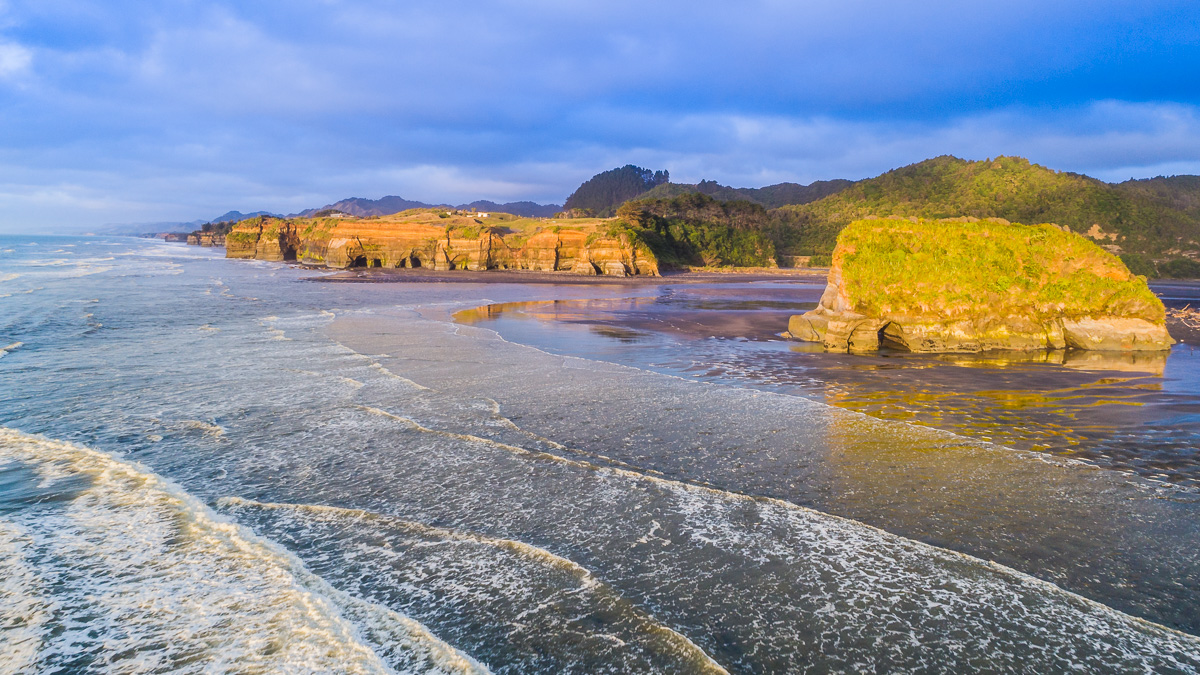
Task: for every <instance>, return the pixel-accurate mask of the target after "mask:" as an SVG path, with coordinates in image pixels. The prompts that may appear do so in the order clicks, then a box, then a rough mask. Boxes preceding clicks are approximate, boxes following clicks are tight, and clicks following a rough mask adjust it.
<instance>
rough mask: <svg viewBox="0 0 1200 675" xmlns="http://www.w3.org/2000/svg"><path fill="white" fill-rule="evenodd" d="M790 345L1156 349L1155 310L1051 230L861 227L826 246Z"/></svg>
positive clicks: (1121, 276)
mask: <svg viewBox="0 0 1200 675" xmlns="http://www.w3.org/2000/svg"><path fill="white" fill-rule="evenodd" d="M788 334H789V336H790V337H792V338H795V339H799V340H807V341H812V342H822V343H823V344H824V345H825V347H826V349H829V350H831V351H870V350H875V349H879V348H880V347H881V346H887V347H892V348H897V349H903V350H907V351H913V352H955V351H958V352H977V351H985V350H993V349H1011V350H1031V349H1065V348H1072V349H1091V350H1114V351H1127V350H1162V349H1167V348H1169V347H1170V346H1171V344H1173V340H1172V339H1171V337H1170V336H1169V335H1168V334H1167V330H1166V327H1165V310H1164V308H1163V304H1162V302H1161V301H1159V299H1158V298H1157V297H1155V295H1154V294H1153V293H1152V292H1151V291H1150V289H1149V287H1148V286H1147V285H1146V281H1145V279H1144V278H1142V277H1138V276H1135V275H1133V274H1132V273H1130V271H1129V270H1128V269H1127V268H1126V267H1125V265H1124V264H1123V263H1122V262H1121V260H1120V259H1119V258H1117V257H1116V256H1114V255H1112V254H1111V253H1109V252H1107V251H1105V250H1103V249H1102V248H1100V247H1099V246H1097V245H1096V244H1094V243H1092V242H1090V241H1088V240H1086V239H1085V238H1084V237H1082V236H1080V235H1078V234H1073V233H1071V232H1069V231H1064V230H1062V229H1060V228H1058V227H1057V226H1055V225H1049V224H1043V225H1020V224H1016V223H1009V222H1008V221H1005V220H1000V219H991V220H983V221H977V220H975V219H948V220H920V219H916V218H913V219H894V218H889V219H867V220H859V221H856V222H854V223H851V224H850V225H849V226H847V227H846V229H845V230H843V231H842V233H841V234H840V235H839V236H838V241H837V247H836V248H835V249H834V253H833V266H832V268H831V269H830V273H829V280H828V283H827V285H826V287H825V292H824V293H823V294H822V296H821V301H820V304H819V305H818V307H817V308H816V309H815V310H813V311H810V312H807V313H805V314H803V315H798V316H793V317H792V318H791V320H790V321H789V323H788Z"/></svg>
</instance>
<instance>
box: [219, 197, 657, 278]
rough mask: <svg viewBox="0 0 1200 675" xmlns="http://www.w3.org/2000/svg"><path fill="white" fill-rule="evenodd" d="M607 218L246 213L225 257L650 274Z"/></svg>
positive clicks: (644, 256) (651, 260) (652, 265)
mask: <svg viewBox="0 0 1200 675" xmlns="http://www.w3.org/2000/svg"><path fill="white" fill-rule="evenodd" d="M607 223H608V221H605V220H599V219H591V220H588V221H584V222H581V223H563V224H558V223H555V222H553V221H537V220H532V219H522V218H516V217H514V216H508V215H507V214H489V217H488V218H487V219H484V218H479V217H473V216H470V215H466V216H464V215H450V214H445V213H439V212H438V211H436V210H422V211H418V212H415V213H412V212H407V213H403V214H397V215H396V216H389V217H384V218H371V219H356V218H303V219H279V218H266V217H264V218H253V219H250V220H245V221H242V222H240V223H238V224H237V225H236V226H234V228H233V231H232V232H230V233H229V235H228V236H227V237H226V241H225V251H226V257H229V258H255V259H258V260H275V261H284V260H297V261H300V262H304V263H308V264H315V265H324V266H326V267H332V268H337V269H345V268H349V267H382V268H404V267H409V268H411V267H424V268H430V269H434V270H458V269H466V270H491V269H518V270H539V271H545V272H554V271H570V272H575V273H577V274H592V275H595V274H603V275H610V276H631V275H651V276H656V275H657V274H658V262H657V260H656V258H655V257H654V254H653V253H651V251H650V249H649V248H648V247H646V246H645V245H644V244H642V243H641V242H639V241H636V240H633V239H632V238H631V237H630V235H628V234H627V233H624V232H620V233H609V232H608V231H607V230H606V226H607Z"/></svg>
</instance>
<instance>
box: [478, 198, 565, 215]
mask: <svg viewBox="0 0 1200 675" xmlns="http://www.w3.org/2000/svg"><path fill="white" fill-rule="evenodd" d="M455 208H459V209H462V210H463V211H494V212H496V213H511V214H513V215H514V216H524V217H526V218H550V217H552V216H553V215H554V214H556V213H558V212H559V211H562V209H563V207H562V205H561V204H538V203H535V202H508V203H506V204H497V203H496V202H490V201H487V200H486V199H485V200H483V201H478V202H471V203H470V204H459V205H458V206H457V207H455Z"/></svg>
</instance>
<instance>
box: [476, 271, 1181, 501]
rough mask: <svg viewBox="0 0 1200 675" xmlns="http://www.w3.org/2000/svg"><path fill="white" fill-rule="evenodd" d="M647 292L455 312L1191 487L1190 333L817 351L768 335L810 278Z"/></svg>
mask: <svg viewBox="0 0 1200 675" xmlns="http://www.w3.org/2000/svg"><path fill="white" fill-rule="evenodd" d="M656 292H657V293H658V294H657V295H653V296H639V297H633V298H610V299H602V300H557V301H550V302H529V303H507V304H504V305H493V306H489V307H480V308H477V309H473V310H468V311H465V312H460V313H459V314H458V315H457V316H456V317H455V318H456V319H457V320H458V321H460V322H463V323H479V322H486V323H487V326H488V327H489V328H494V329H497V330H499V331H500V332H501V333H502V334H506V333H508V334H512V335H513V336H514V337H515V338H516V339H518V340H519V341H522V342H526V343H531V344H536V345H538V346H541V347H543V348H545V349H549V350H550V351H558V352H564V353H572V354H577V355H581V356H587V357H589V358H600V359H604V360H611V361H616V362H620V363H626V364H630V365H636V366H639V367H646V368H650V369H654V370H660V371H663V372H670V373H674V374H678V375H682V376H685V377H689V378H701V379H709V380H714V381H725V382H736V383H740V384H749V385H750V386H754V387H764V388H768V389H771V390H774V391H781V392H786V393H790V394H795V395H800V396H804V397H808V398H813V399H816V400H820V401H823V402H826V403H829V404H831V405H834V406H837V407H839V408H844V409H849V410H853V411H856V412H860V413H864V414H867V415H870V416H872V417H877V418H881V419H888V420H900V421H904V422H908V423H912V424H918V425H921V426H927V427H932V428H937V429H942V430H947V431H952V432H954V433H958V434H962V435H964V436H967V437H969V438H974V439H978V440H984V441H990V442H994V443H999V444H1001V445H1005V446H1008V447H1012V448H1016V449H1022V450H1037V451H1044V452H1049V453H1052V454H1060V455H1068V456H1072V457H1076V458H1080V459H1086V460H1088V461H1091V462H1094V463H1096V464H1097V465H1100V466H1105V467H1110V468H1116V469H1121V470H1127V471H1133V472H1136V473H1138V474H1139V475H1142V476H1145V477H1147V478H1151V479H1154V480H1159V481H1164V482H1168V483H1173V484H1175V485H1179V486H1200V458H1198V457H1197V456H1196V449H1197V447H1200V414H1197V412H1196V411H1197V410H1200V391H1198V390H1197V387H1196V384H1195V383H1196V381H1197V376H1200V358H1198V357H1200V353H1197V352H1196V351H1195V347H1194V346H1192V345H1190V344H1180V345H1177V346H1176V347H1175V349H1174V350H1173V351H1172V352H1139V353H1128V354H1124V353H1108V352H1083V351H1063V350H1058V351H1039V352H986V353H982V354H908V353H899V352H886V351H885V352H881V353H878V354H869V355H846V354H827V353H825V351H824V349H823V348H822V347H821V346H820V345H819V344H814V343H795V342H784V341H780V340H778V339H777V338H776V333H777V331H778V329H779V326H784V325H786V319H787V315H788V313H789V312H790V311H794V310H793V309H791V308H796V307H804V306H808V305H809V303H811V302H813V301H815V299H816V296H817V295H818V294H819V289H816V288H809V287H808V286H805V285H800V284H794V285H790V286H788V285H772V286H761V287H759V286H756V285H753V284H748V285H739V286H724V287H720V288H705V287H699V286H692V287H689V288H686V289H685V288H671V287H661V288H659V289H657V290H656ZM1170 300H1171V302H1174V301H1175V299H1173V298H1172V299H1170ZM1168 304H1170V303H1168Z"/></svg>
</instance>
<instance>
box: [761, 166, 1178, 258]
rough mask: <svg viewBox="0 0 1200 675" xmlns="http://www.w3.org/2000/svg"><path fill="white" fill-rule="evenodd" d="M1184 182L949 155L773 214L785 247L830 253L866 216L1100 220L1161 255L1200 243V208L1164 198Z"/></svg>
mask: <svg viewBox="0 0 1200 675" xmlns="http://www.w3.org/2000/svg"><path fill="white" fill-rule="evenodd" d="M1135 183H1136V182H1135ZM1187 188H1188V186H1187V185H1175V184H1170V185H1167V184H1161V185H1160V184H1158V183H1153V184H1134V185H1130V184H1122V185H1120V186H1118V185H1110V184H1108V183H1104V182H1103V181H1099V180H1096V179H1094V178H1089V177H1087V176H1081V175H1079V174H1073V173H1066V172H1058V171H1053V170H1050V169H1047V168H1045V167H1042V166H1038V165H1036V164H1032V163H1030V162H1029V161H1028V160H1025V159H1022V158H1020V157H999V158H996V159H995V160H990V161H980V162H971V161H967V160H962V159H958V158H957V157H949V156H946V157H937V158H934V159H930V160H926V161H924V162H920V163H918V164H913V165H911V166H906V167H902V168H899V169H896V170H894V171H889V172H887V173H885V174H883V175H880V176H878V177H876V178H871V179H868V180H863V181H859V182H857V183H855V184H854V185H852V186H850V187H848V188H846V189H845V190H842V191H841V192H838V193H837V194H834V195H831V196H829V197H826V198H824V199H820V200H818V201H815V202H812V203H810V204H804V205H800V206H785V207H783V208H781V209H778V210H777V211H776V212H775V213H776V214H777V221H778V222H777V223H776V225H775V227H776V228H780V229H783V230H791V232H790V233H789V234H790V237H791V239H790V240H789V241H788V242H787V246H786V248H788V249H797V250H805V251H806V252H807V251H811V252H816V253H825V252H829V251H831V250H832V248H833V246H834V243H835V242H836V239H837V233H838V232H839V231H840V230H841V229H842V228H843V227H845V226H846V225H847V224H849V223H850V222H852V221H854V220H857V219H859V218H864V217H866V216H879V217H885V216H905V217H907V216H917V217H920V218H955V217H960V216H971V217H975V218H1004V219H1007V220H1011V221H1016V222H1027V223H1029V222H1033V223H1041V222H1053V223H1057V224H1059V225H1065V226H1067V227H1070V228H1071V229H1072V230H1073V231H1076V232H1086V231H1088V230H1089V229H1090V228H1091V227H1092V225H1094V224H1098V225H1100V227H1101V229H1102V230H1103V231H1104V232H1106V233H1116V234H1117V235H1118V240H1117V241H1116V242H1115V243H1116V244H1117V245H1119V246H1121V248H1122V250H1123V251H1126V252H1134V253H1149V254H1162V253H1167V252H1169V251H1172V250H1195V249H1200V212H1198V213H1196V214H1193V213H1191V212H1189V211H1188V210H1186V209H1181V208H1179V206H1180V205H1181V204H1177V203H1174V202H1172V201H1169V200H1167V199H1166V198H1165V197H1163V195H1164V194H1168V193H1170V194H1178V193H1179V192H1180V191H1181V190H1186V189H1187ZM1176 201H1178V199H1176ZM1106 243H1107V242H1106Z"/></svg>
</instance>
